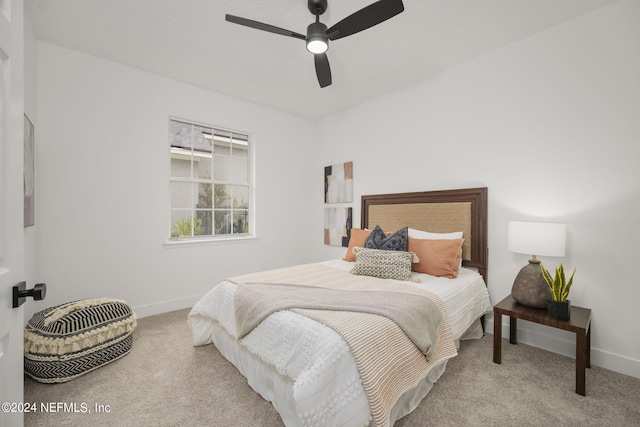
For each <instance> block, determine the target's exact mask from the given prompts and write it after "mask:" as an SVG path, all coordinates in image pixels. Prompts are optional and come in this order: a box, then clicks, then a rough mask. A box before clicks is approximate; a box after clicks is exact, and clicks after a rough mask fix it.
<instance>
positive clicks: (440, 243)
mask: <svg viewBox="0 0 640 427" xmlns="http://www.w3.org/2000/svg"><path fill="white" fill-rule="evenodd" d="M463 242H464V239H439V240H428V239H411V238H410V239H409V246H408V248H407V250H408V251H409V252H413V253H415V254H416V255H417V256H418V258H419V259H420V262H417V263H415V264H413V265H412V268H413V271H416V272H418V273H426V274H430V275H432V276H438V277H448V278H451V279H455V278H456V277H458V267H459V266H460V259H461V258H462V243H463Z"/></svg>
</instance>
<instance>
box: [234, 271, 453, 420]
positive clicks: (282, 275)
mask: <svg viewBox="0 0 640 427" xmlns="http://www.w3.org/2000/svg"><path fill="white" fill-rule="evenodd" d="M230 281H232V282H233V283H236V284H237V285H239V286H240V288H242V286H241V285H242V284H247V283H276V284H282V283H287V284H298V285H304V286H316V287H327V288H333V289H346V290H354V291H359V292H361V291H380V292H396V293H397V292H400V293H405V294H412V295H418V296H421V297H426V298H428V299H429V300H431V301H433V303H434V304H435V306H436V307H437V310H438V311H439V312H440V321H439V322H437V324H436V325H435V335H436V336H435V337H433V338H432V342H433V346H432V347H433V348H431V349H430V350H429V355H430V356H429V358H427V357H426V356H425V354H424V353H423V351H421V350H420V349H419V348H418V346H416V345H415V344H414V342H412V341H411V339H409V337H408V336H407V334H406V333H405V332H404V331H403V330H402V328H400V327H399V326H398V324H396V323H395V322H394V321H392V320H390V319H389V318H388V317H386V316H383V315H380V314H374V313H368V312H355V311H337V310H325V309H323V310H315V309H308V308H295V309H292V311H295V312H297V313H299V314H302V315H304V316H307V317H309V318H312V319H314V320H316V321H318V322H320V323H323V324H325V325H327V326H329V327H331V328H332V329H334V330H335V331H337V332H338V333H339V334H340V335H342V337H343V338H344V340H345V341H346V342H347V344H348V345H349V348H350V350H351V352H352V354H353V356H354V358H355V360H356V364H357V366H358V371H359V373H360V378H361V380H362V383H363V387H364V389H365V392H366V393H367V398H368V400H369V406H370V408H371V414H372V416H373V421H374V424H375V425H376V426H388V425H389V418H390V411H391V408H392V407H393V405H394V404H395V402H396V401H397V400H398V398H399V397H400V396H401V395H402V394H403V393H404V392H405V391H406V390H409V389H411V388H412V387H414V386H415V385H416V384H417V383H418V382H419V381H420V380H421V379H422V378H424V377H425V376H426V375H427V374H428V372H429V371H430V369H431V367H432V366H434V365H435V364H437V363H439V362H441V361H442V360H445V359H449V358H451V357H454V356H456V354H457V352H456V348H455V344H454V341H453V337H452V334H451V328H450V326H449V321H448V317H447V314H446V311H445V309H444V305H443V303H442V301H441V300H440V299H439V298H438V297H437V296H435V295H433V294H431V293H430V292H427V291H424V290H422V289H419V288H417V287H414V286H411V285H405V284H402V283H400V282H397V281H390V280H383V279H377V278H373V277H367V276H356V275H352V274H350V273H348V272H344V271H341V270H337V269H332V268H329V267H325V266H322V265H318V264H307V265H301V266H296V267H290V268H285V269H278V270H270V271H268V272H261V273H254V274H248V275H243V276H238V277H235V278H232V279H230ZM238 311H240V310H238Z"/></svg>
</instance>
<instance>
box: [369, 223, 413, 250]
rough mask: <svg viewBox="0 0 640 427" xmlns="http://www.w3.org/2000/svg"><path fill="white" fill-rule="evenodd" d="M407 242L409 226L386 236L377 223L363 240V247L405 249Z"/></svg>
mask: <svg viewBox="0 0 640 427" xmlns="http://www.w3.org/2000/svg"><path fill="white" fill-rule="evenodd" d="M408 244H409V228H408V227H404V228H401V229H400V230H398V231H396V232H395V233H393V234H392V235H391V236H387V235H386V234H385V232H384V231H382V228H380V226H379V225H376V227H375V228H374V229H373V231H372V232H371V234H369V237H367V240H365V241H364V247H365V248H368V249H384V250H387V251H406V250H407V245H408Z"/></svg>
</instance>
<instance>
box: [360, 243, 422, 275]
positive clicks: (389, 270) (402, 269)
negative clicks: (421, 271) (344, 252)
mask: <svg viewBox="0 0 640 427" xmlns="http://www.w3.org/2000/svg"><path fill="white" fill-rule="evenodd" d="M354 253H355V254H356V263H355V264H354V266H353V269H351V273H352V274H357V275H360V276H371V277H378V278H380V279H395V280H410V281H419V279H417V278H414V277H413V276H412V275H411V263H413V262H417V261H418V258H417V257H416V255H415V254H413V253H411V252H405V251H387V250H383V249H367V248H361V247H355V248H354Z"/></svg>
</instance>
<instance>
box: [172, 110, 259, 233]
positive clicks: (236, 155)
mask: <svg viewBox="0 0 640 427" xmlns="http://www.w3.org/2000/svg"><path fill="white" fill-rule="evenodd" d="M169 139H170V152H171V178H170V187H171V240H173V241H175V240H185V239H196V238H207V237H208V238H229V237H248V236H251V235H252V233H253V230H252V225H251V224H252V222H253V211H252V209H253V203H252V200H253V184H252V180H253V177H252V172H251V161H252V159H251V157H252V156H251V149H250V148H251V146H250V141H249V136H248V135H246V134H242V133H237V132H231V131H226V130H221V129H216V128H213V127H210V126H206V125H200V124H195V123H188V122H186V121H181V120H176V119H170V135H169Z"/></svg>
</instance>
